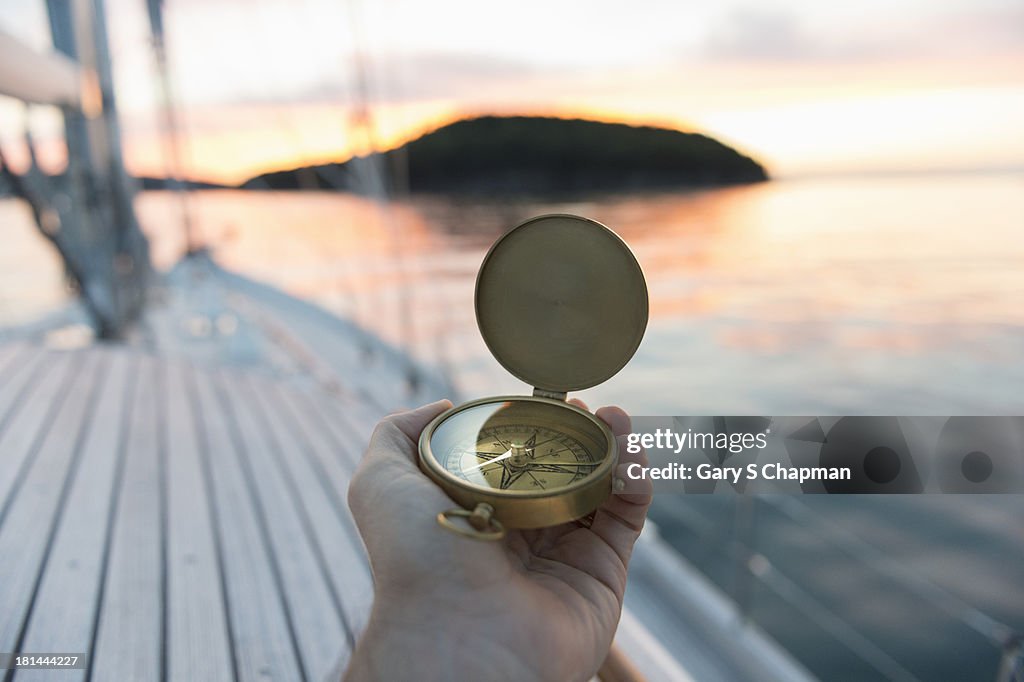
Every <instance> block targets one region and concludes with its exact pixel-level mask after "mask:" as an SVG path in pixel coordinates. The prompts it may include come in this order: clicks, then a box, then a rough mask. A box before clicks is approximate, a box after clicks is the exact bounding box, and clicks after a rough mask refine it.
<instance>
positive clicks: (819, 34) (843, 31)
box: [702, 7, 1024, 63]
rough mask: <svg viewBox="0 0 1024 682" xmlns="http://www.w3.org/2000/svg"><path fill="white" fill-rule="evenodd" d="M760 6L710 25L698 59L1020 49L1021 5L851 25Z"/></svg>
mask: <svg viewBox="0 0 1024 682" xmlns="http://www.w3.org/2000/svg"><path fill="white" fill-rule="evenodd" d="M814 19H815V21H814V22H813V24H811V23H809V22H808V21H807V18H806V15H803V14H797V13H794V12H790V11H784V10H777V9H763V8H746V9H739V10H736V11H734V12H732V13H730V14H729V15H727V16H726V17H725V18H723V19H721V20H719V21H718V23H717V24H715V25H713V26H712V28H711V29H710V31H709V34H708V38H707V39H706V41H705V42H704V44H703V51H702V55H703V56H704V57H705V58H706V59H708V60H711V61H767V62H781V63H786V62H824V63H828V62H881V61H885V60H893V59H903V58H933V57H942V56H947V57H948V56H951V55H958V56H959V55H962V56H977V55H991V54H998V53H1006V52H1016V53H1020V52H1021V51H1024V7H997V8H984V9H964V8H960V9H957V10H955V11H946V12H936V13H934V14H929V15H923V16H919V17H906V16H898V17H897V16H892V17H890V16H878V15H870V14H869V15H865V16H864V17H860V18H858V19H857V20H851V19H850V18H849V16H847V15H845V14H842V13H836V14H818V15H816V16H815V17H814Z"/></svg>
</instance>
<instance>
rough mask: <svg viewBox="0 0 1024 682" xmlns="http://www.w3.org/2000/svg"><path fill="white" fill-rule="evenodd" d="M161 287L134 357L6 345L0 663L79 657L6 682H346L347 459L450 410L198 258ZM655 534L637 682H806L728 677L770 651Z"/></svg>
mask: <svg viewBox="0 0 1024 682" xmlns="http://www.w3.org/2000/svg"><path fill="white" fill-rule="evenodd" d="M162 286H163V291H162V293H161V294H160V295H159V297H158V300H157V301H156V302H155V303H154V304H153V305H152V306H150V308H149V309H148V310H147V314H146V317H145V319H144V320H143V322H142V324H141V325H140V326H141V332H140V334H139V335H138V338H134V339H132V342H131V343H130V344H126V345H108V346H102V345H89V346H86V347H84V348H80V349H77V350H65V351H60V350H49V349H47V348H48V344H52V343H54V342H56V343H57V344H58V345H63V344H64V343H65V340H64V337H63V336H62V335H61V334H57V335H56V336H54V335H53V334H52V332H54V331H57V330H61V329H68V328H73V327H74V326H75V325H76V323H78V326H80V324H81V315H80V313H76V312H75V311H74V310H72V311H70V312H69V313H66V314H64V313H62V314H60V315H57V316H54V317H52V318H48V319H44V320H41V321H40V322H39V323H38V324H34V325H30V326H26V327H22V328H17V329H10V328H9V329H0V653H11V652H21V653H65V654H84V658H85V667H84V668H82V669H75V670H66V669H65V670H18V671H13V670H0V682H11V680H12V679H13V680H18V681H22V680H29V681H34V680H50V679H53V680H60V681H61V682H65V681H68V680H93V681H95V682H107V681H108V680H110V681H113V682H122V681H126V682H127V681H131V682H145V681H149V680H175V681H177V680H181V681H188V682H193V681H196V682H203V681H207V680H209V681H216V682H219V681H221V680H243V681H248V680H303V681H316V682H319V681H321V680H327V679H333V680H336V679H337V678H338V677H339V675H340V671H341V670H342V669H343V666H344V665H345V663H346V662H347V660H348V657H349V655H350V652H351V649H352V646H353V643H354V641H355V640H356V638H357V637H358V634H359V633H360V632H361V630H362V628H363V626H364V625H365V621H366V619H367V616H368V614H369V608H370V605H371V603H372V599H373V581H372V577H371V575H370V571H369V567H368V565H367V562H366V558H365V554H364V550H363V547H362V543H361V541H360V539H359V536H358V534H357V532H356V529H355V527H354V524H353V522H352V518H351V516H350V514H349V511H348V506H347V504H346V495H347V490H348V482H349V480H350V478H351V475H352V472H353V470H354V468H355V466H356V463H357V460H358V458H359V457H360V456H361V454H362V452H363V450H364V448H365V445H366V442H367V440H368V439H369V435H370V432H371V431H372V429H373V426H374V425H375V424H376V422H377V421H378V419H379V418H380V417H381V416H383V415H384V414H385V413H386V412H388V411H390V410H391V409H394V408H397V407H399V406H401V405H415V404H421V403H423V402H426V401H428V400H434V399H436V398H438V397H442V396H447V397H453V398H454V397H457V396H455V395H453V393H452V390H451V386H450V385H447V382H446V381H444V379H443V377H440V376H438V375H437V373H436V372H434V371H433V370H431V369H430V368H429V367H422V366H419V367H414V365H413V364H412V361H411V360H410V359H409V358H408V356H405V355H404V354H403V353H402V352H401V351H400V350H398V349H396V348H393V347H389V346H388V345H387V344H385V343H383V342H381V341H380V340H379V339H376V338H374V337H372V336H371V335H369V334H367V333H366V332H365V331H362V330H360V329H358V328H357V327H355V326H354V325H352V324H351V323H350V322H347V321H345V320H340V319H338V318H336V317H334V316H332V315H330V314H328V313H326V312H325V311H323V310H320V309H318V308H316V307H315V306H312V305H309V304H307V303H303V302H301V301H298V300H296V299H294V298H291V297H289V296H287V295H285V294H283V293H282V292H279V291H277V290H274V289H272V288H271V287H268V286H266V285H263V284H261V283H259V282H255V281H252V280H248V279H246V278H243V277H240V276H238V275H234V274H232V273H229V272H226V271H224V270H222V269H220V268H219V267H217V266H216V265H215V264H214V263H213V262H212V261H210V260H209V259H207V258H202V257H200V258H192V259H187V260H185V261H183V262H182V263H181V264H180V265H179V266H178V267H176V268H175V269H174V270H173V271H172V272H171V273H170V274H169V275H168V276H167V277H166V278H165V279H164V284H163V285H162ZM410 369H415V372H416V379H415V380H414V381H410ZM650 531H651V532H647V533H644V536H643V537H641V541H640V543H638V545H637V548H636V551H635V552H634V555H633V562H632V569H631V578H630V588H629V589H628V590H627V593H626V610H625V611H624V613H623V618H622V621H621V622H620V624H619V630H618V633H617V634H616V644H617V646H618V647H619V648H620V649H621V650H622V651H623V652H624V653H625V654H626V656H627V657H628V658H629V659H630V660H631V662H632V663H634V664H635V665H636V667H637V668H638V669H639V670H640V671H641V672H642V673H643V674H644V676H645V677H646V679H647V680H648V681H649V682H662V681H666V682H667V681H671V682H677V681H679V682H685V681H686V680H691V679H694V675H693V674H692V673H691V671H699V672H700V676H699V677H700V679H707V680H723V681H724V680H737V679H751V680H753V679H758V680H764V679H778V680H800V681H803V680H805V679H806V678H805V676H804V675H803V674H802V673H801V671H799V670H797V668H796V667H794V666H788V667H787V666H782V667H781V668H779V666H776V667H775V668H774V669H775V670H776V671H777V670H778V669H782V670H783V671H784V672H783V673H778V672H775V673H771V674H769V672H768V669H766V668H765V667H764V661H765V660H770V659H771V660H774V658H778V657H779V656H781V654H779V653H778V652H776V653H773V654H772V656H769V657H767V658H766V657H765V655H762V654H761V653H759V654H758V655H757V656H756V658H757V661H758V662H759V663H758V667H757V668H756V671H755V674H751V675H747V674H746V673H745V671H744V669H743V668H742V666H738V665H737V664H736V663H735V660H736V659H737V657H742V656H743V655H744V654H743V651H746V650H750V651H757V652H763V651H765V647H767V646H770V645H768V644H765V643H764V642H762V641H761V640H760V639H757V638H756V637H754V635H752V634H751V633H745V632H740V631H739V630H741V629H742V628H741V627H740V626H741V625H742V621H741V619H738V618H736V617H734V616H733V615H729V614H730V613H731V612H730V611H729V610H728V607H727V606H725V605H724V600H722V599H719V600H718V602H721V603H718V602H715V603H714V604H711V603H710V602H711V601H714V600H713V599H711V598H710V597H709V596H708V595H710V594H711V592H712V591H713V588H711V587H710V585H709V584H706V583H707V581H704V580H703V579H701V578H700V577H699V576H696V575H695V574H694V575H690V574H691V573H693V572H692V571H691V572H687V571H685V570H682V568H680V565H679V564H678V560H677V559H674V558H673V557H672V556H670V555H671V552H670V550H668V549H667V548H665V547H664V546H663V544H662V543H661V542H660V540H659V539H658V537H657V532H656V529H654V528H653V525H652V526H651V527H650ZM666 585H671V586H672V587H671V588H666V587H665V586H666ZM665 589H671V590H672V591H673V594H674V598H675V599H676V601H675V602H673V603H674V604H675V607H674V610H673V611H672V612H671V613H666V612H665V609H664V608H658V605H660V604H661V603H662V602H663V599H662V597H661V596H660V593H661V592H662V591H664V590H665ZM652 605H653V606H652ZM694 614H696V615H694ZM439 617H442V616H439ZM709 633H718V639H714V640H712V639H709ZM741 636H742V637H746V638H747V639H750V638H752V637H753V638H754V639H756V641H755V644H757V646H749V647H748V646H744V647H741V648H740V649H739V650H737V648H736V646H735V645H734V642H735V641H737V638H742V637H741ZM743 641H746V640H743ZM751 641H753V640H751ZM683 661H685V665H684V664H683Z"/></svg>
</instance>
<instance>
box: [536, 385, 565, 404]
mask: <svg viewBox="0 0 1024 682" xmlns="http://www.w3.org/2000/svg"><path fill="white" fill-rule="evenodd" d="M533 397H534V398H551V399H552V400H563V401H564V400H565V391H548V390H545V389H543V388H535V389H533Z"/></svg>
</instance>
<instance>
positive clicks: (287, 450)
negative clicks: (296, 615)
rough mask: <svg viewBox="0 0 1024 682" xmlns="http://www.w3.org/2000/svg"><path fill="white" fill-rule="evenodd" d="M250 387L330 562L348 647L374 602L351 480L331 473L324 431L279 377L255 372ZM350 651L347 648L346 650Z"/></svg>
mask: <svg viewBox="0 0 1024 682" xmlns="http://www.w3.org/2000/svg"><path fill="white" fill-rule="evenodd" d="M250 382H251V383H250V385H251V386H252V390H251V392H250V393H249V395H250V396H252V399H253V400H254V401H255V402H256V403H257V404H258V410H257V411H258V412H262V415H263V420H262V421H263V422H264V423H265V424H266V425H267V427H268V428H267V433H268V438H269V440H270V442H271V443H272V444H273V446H274V448H273V449H274V450H275V451H276V453H275V454H276V455H277V463H278V464H279V465H280V467H281V470H282V474H283V475H284V478H285V480H286V481H287V483H288V485H289V487H290V489H291V492H292V494H293V495H294V497H295V499H297V500H299V503H300V510H301V512H302V513H303V515H304V516H303V521H304V522H305V525H306V528H307V530H308V532H309V533H310V535H312V536H313V538H314V539H315V541H316V543H315V546H316V548H317V550H318V555H319V559H320V561H321V565H323V566H325V567H326V570H327V575H328V580H329V582H330V585H331V587H332V596H333V597H334V598H335V603H336V606H337V608H338V609H339V611H340V612H341V613H342V616H343V618H344V625H345V630H346V638H347V640H348V644H349V646H348V650H349V651H350V650H351V648H352V647H353V646H354V645H355V638H356V636H357V635H358V634H359V632H361V631H362V629H363V627H364V626H365V618H366V616H367V613H368V611H369V608H370V606H371V603H372V596H373V581H372V579H371V578H370V572H369V568H368V566H367V563H366V558H365V553H364V549H363V545H362V542H361V541H360V539H359V535H358V533H357V531H356V529H355V525H354V524H353V523H352V519H351V516H350V514H349V511H348V505H347V503H346V499H345V497H346V494H347V491H348V484H347V482H346V481H345V480H336V479H334V478H332V477H330V476H329V475H328V474H327V472H326V470H325V467H324V466H322V465H321V464H322V463H321V459H322V458H324V457H326V458H331V455H330V454H329V453H324V452H323V451H320V450H317V449H315V448H314V447H313V441H314V440H316V441H322V440H323V436H322V434H320V433H319V432H318V429H317V428H316V427H315V426H313V427H312V428H310V429H303V428H300V426H299V424H298V423H297V422H296V421H295V419H294V418H293V415H292V414H291V412H290V411H289V408H288V407H287V405H286V404H285V403H284V402H283V399H282V396H281V395H280V393H279V392H278V391H277V387H276V386H275V385H274V383H273V382H270V381H266V380H262V381H254V380H253V379H252V378H250ZM346 653H347V652H346Z"/></svg>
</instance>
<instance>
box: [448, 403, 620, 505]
mask: <svg viewBox="0 0 1024 682" xmlns="http://www.w3.org/2000/svg"><path fill="white" fill-rule="evenodd" d="M430 452H431V453H432V456H433V458H434V459H435V461H436V462H437V464H438V465H439V466H440V468H441V469H443V470H444V472H445V473H447V474H448V475H449V480H450V481H452V483H455V484H461V485H463V486H470V487H473V488H484V489H487V490H489V491H492V492H495V493H499V494H500V493H502V492H505V493H509V494H513V495H515V494H535V495H549V494H557V493H558V492H560V491H563V490H565V489H568V488H573V487H575V486H576V485H577V484H581V483H582V482H584V481H586V480H587V479H588V478H590V477H592V476H594V475H596V474H598V473H599V472H600V471H601V470H602V469H603V468H606V467H603V466H602V465H603V464H605V463H606V460H607V459H608V456H609V443H608V438H607V436H606V435H605V431H604V430H603V429H602V428H601V427H600V425H599V424H598V423H597V422H596V421H595V419H594V418H593V417H591V416H590V415H588V414H586V413H585V412H582V411H581V410H576V409H574V408H571V407H568V406H565V405H564V404H555V403H550V402H536V401H526V400H523V401H518V400H517V401H507V402H495V403H485V404H478V405H474V406H470V407H467V408H466V409H463V410H459V411H456V412H454V413H453V414H452V415H451V416H449V417H448V418H447V419H445V420H444V421H443V422H441V423H440V424H439V425H438V426H437V428H436V429H435V431H434V433H433V434H432V435H431V437H430Z"/></svg>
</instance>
